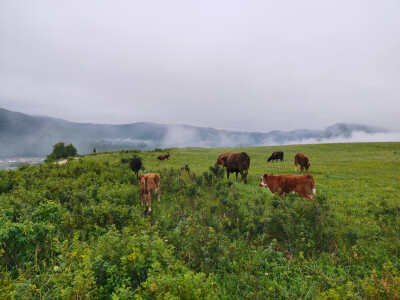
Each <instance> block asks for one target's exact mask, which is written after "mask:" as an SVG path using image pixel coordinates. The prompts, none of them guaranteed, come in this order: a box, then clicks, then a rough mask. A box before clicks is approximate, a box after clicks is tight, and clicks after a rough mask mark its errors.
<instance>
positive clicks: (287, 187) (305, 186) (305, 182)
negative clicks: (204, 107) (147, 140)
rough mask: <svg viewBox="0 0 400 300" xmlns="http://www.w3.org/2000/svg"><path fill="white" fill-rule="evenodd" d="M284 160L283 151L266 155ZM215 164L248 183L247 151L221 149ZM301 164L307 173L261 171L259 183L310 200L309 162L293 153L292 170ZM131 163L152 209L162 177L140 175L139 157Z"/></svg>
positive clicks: (312, 185) (144, 200) (143, 200)
mask: <svg viewBox="0 0 400 300" xmlns="http://www.w3.org/2000/svg"><path fill="white" fill-rule="evenodd" d="M157 159H158V160H161V161H163V160H165V159H167V160H168V159H169V154H163V155H160V156H158V157H157ZM278 159H279V160H280V161H281V162H282V161H283V152H281V151H279V152H273V153H272V155H271V156H270V157H269V158H268V160H267V161H268V162H270V161H277V160H278ZM215 165H220V166H222V167H224V168H225V169H226V174H227V178H228V179H229V174H230V173H236V181H237V180H238V173H240V175H241V177H242V183H243V184H244V183H247V174H248V172H249V167H250V157H249V156H248V155H247V153H246V152H240V153H222V154H221V155H219V157H218V159H217V162H216V163H215ZM298 165H299V166H300V171H301V173H302V174H303V173H304V170H305V172H306V173H307V174H304V175H273V174H270V175H267V174H263V175H262V176H261V178H260V184H259V185H260V186H261V187H265V188H268V189H269V190H270V191H271V193H272V194H278V196H285V195H287V194H289V193H296V194H298V195H299V196H300V197H301V198H304V199H307V200H312V199H313V196H314V194H315V180H314V177H313V176H312V175H310V174H309V171H308V170H309V168H310V163H309V160H308V157H307V156H306V155H305V154H303V153H298V154H296V156H295V158H294V166H295V172H296V174H297V166H298ZM130 167H131V169H132V171H133V172H135V174H136V178H137V179H138V180H139V183H140V201H141V203H142V205H143V204H145V206H146V210H147V211H148V212H151V197H152V194H153V192H156V193H157V194H158V201H160V196H161V179H160V175H159V174H157V173H147V174H144V175H140V176H139V170H140V169H141V168H142V161H141V159H140V158H137V157H134V158H132V159H131V161H130Z"/></svg>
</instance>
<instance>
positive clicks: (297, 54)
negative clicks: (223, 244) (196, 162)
mask: <svg viewBox="0 0 400 300" xmlns="http://www.w3.org/2000/svg"><path fill="white" fill-rule="evenodd" d="M399 15H400V1H398V0H393V1H386V0H381V1H376V0H374V1H369V0H359V1H352V0H343V1H341V0H332V1H329V0H327V1H318V0H314V1H307V0H305V1H303V0H301V1H299V0H287V1H284V0H283V1H266V0H260V1H243V0H242V1H234V0H226V1H225V0H222V1H219V0H212V1H211V0H210V1H189V0H182V1H173V0H172V1H165V0H160V1H152V0H146V1H132V0H129V1H128V0H127V1H122V0H119V1H111V0H109V1H101V0H93V1H86V0H79V1H78V0H77V1H71V0H68V1H53V0H49V1H42V0H36V1H31V0H29V1H28V0H27V1H23V0H18V1H16V0H9V1H8V0H0V107H1V108H5V109H9V110H14V111H19V112H23V113H26V114H31V115H46V116H51V117H57V118H62V119H65V120H69V121H73V122H90V123H103V124H104V123H108V124H125V123H134V122H140V121H148V122H154V123H161V124H189V125H194V126H202V127H213V128H217V129H227V130H237V131H259V132H268V131H271V130H274V129H278V130H292V129H298V128H308V129H323V128H325V127H327V126H329V125H332V124H334V123H339V122H346V123H359V124H368V125H376V126H380V127H384V128H387V129H393V130H396V131H399V130H400V117H399V116H400V17H399Z"/></svg>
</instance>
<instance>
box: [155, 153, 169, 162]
mask: <svg viewBox="0 0 400 300" xmlns="http://www.w3.org/2000/svg"><path fill="white" fill-rule="evenodd" d="M157 159H158V160H161V161H163V160H164V159H166V160H168V159H169V154H161V155H160V156H159V157H157Z"/></svg>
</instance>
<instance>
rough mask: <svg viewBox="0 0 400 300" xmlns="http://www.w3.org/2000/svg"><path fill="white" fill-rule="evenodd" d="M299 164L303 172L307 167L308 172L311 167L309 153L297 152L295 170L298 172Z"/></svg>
mask: <svg viewBox="0 0 400 300" xmlns="http://www.w3.org/2000/svg"><path fill="white" fill-rule="evenodd" d="M297 165H300V171H301V173H302V174H303V169H306V173H307V174H308V173H309V172H308V169H309V168H310V165H311V164H310V163H309V162H308V157H307V155H305V154H303V153H297V154H296V156H295V157H294V171H295V172H296V174H297Z"/></svg>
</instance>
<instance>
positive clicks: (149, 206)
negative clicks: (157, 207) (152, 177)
mask: <svg viewBox="0 0 400 300" xmlns="http://www.w3.org/2000/svg"><path fill="white" fill-rule="evenodd" d="M151 196H152V195H151V193H149V194H147V211H148V212H151Z"/></svg>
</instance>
